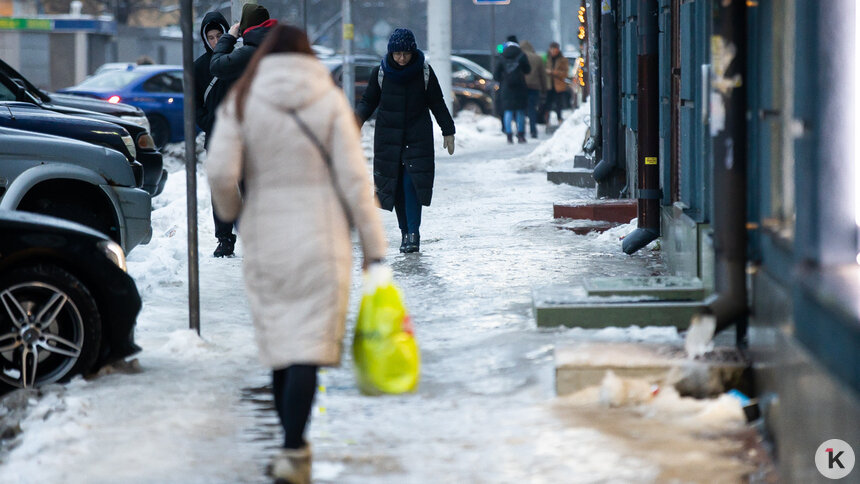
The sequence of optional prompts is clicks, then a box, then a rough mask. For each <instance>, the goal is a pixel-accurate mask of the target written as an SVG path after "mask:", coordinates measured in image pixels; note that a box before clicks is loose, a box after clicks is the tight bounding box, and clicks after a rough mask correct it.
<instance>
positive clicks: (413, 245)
mask: <svg viewBox="0 0 860 484" xmlns="http://www.w3.org/2000/svg"><path fill="white" fill-rule="evenodd" d="M420 244H421V236H420V235H418V234H406V251H405V252H406V253H407V254H411V253H413V252H418V246H419V245H420Z"/></svg>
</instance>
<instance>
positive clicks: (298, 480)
mask: <svg viewBox="0 0 860 484" xmlns="http://www.w3.org/2000/svg"><path fill="white" fill-rule="evenodd" d="M266 474H267V475H268V476H269V477H272V478H274V479H275V484H311V449H310V447H309V446H307V445H306V446H304V447H302V448H301V449H281V451H280V452H279V453H278V455H276V456H275V457H273V458H272V462H271V463H270V464H269V466H268V467H267V468H266Z"/></svg>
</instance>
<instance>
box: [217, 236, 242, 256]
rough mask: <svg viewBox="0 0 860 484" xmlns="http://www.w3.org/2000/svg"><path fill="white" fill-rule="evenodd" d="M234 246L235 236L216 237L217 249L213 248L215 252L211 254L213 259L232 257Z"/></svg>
mask: <svg viewBox="0 0 860 484" xmlns="http://www.w3.org/2000/svg"><path fill="white" fill-rule="evenodd" d="M235 246H236V236H235V235H232V234H230V235H227V236H224V237H218V247H216V248H215V252H213V253H212V256H214V257H229V256H231V255H233V249H234V247H235Z"/></svg>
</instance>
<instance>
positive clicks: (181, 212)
mask: <svg viewBox="0 0 860 484" xmlns="http://www.w3.org/2000/svg"><path fill="white" fill-rule="evenodd" d="M584 112H587V108H586V109H582V110H580V112H578V113H576V114H574V115H571V116H568V120H567V122H566V123H565V125H563V126H562V127H561V129H560V130H559V133H562V134H566V135H567V138H564V137H560V136H556V137H555V138H554V139H550V140H544V141H543V144H542V145H538V144H537V143H535V142H534V141H533V140H529V141H530V142H529V144H527V145H513V146H509V145H507V144H506V142H505V138H504V136H503V135H502V134H501V133H499V132H498V128H499V123H498V121H497V120H495V119H492V118H486V117H477V118H474V117H468V118H467V117H463V116H461V117H459V118H458V119H457V123H458V125H457V130H458V135H457V153H456V154H455V155H454V156H453V157H448V156H447V155H442V154H441V151H442V150H441V148H440V149H439V152H438V154H439V158H438V159H437V179H436V188H435V193H434V199H433V205H432V206H431V207H429V208H425V210H424V214H423V226H422V228H421V235H422V243H421V253H420V254H412V255H403V254H399V253H398V251H397V248H398V244H397V242H398V241H399V230H398V229H397V226H396V219H395V216H394V215H393V214H390V213H387V212H385V213H384V214H383V220H384V223H385V228H386V231H387V233H388V236H389V238H390V249H389V255H388V262H389V263H390V264H391V266H392V267H393V269H394V273H395V278H396V281H397V282H398V283H399V284H400V285H401V287H402V289H403V292H404V294H405V299H406V303H407V305H408V307H409V310H410V311H411V313H412V316H413V321H414V323H415V329H416V336H417V338H418V340H419V344H420V345H421V349H422V357H423V361H422V381H421V386H420V389H419V391H418V392H417V394H415V395H409V396H398V397H382V398H371V397H365V396H361V395H359V393H358V392H357V390H356V387H355V382H354V377H353V374H352V363H351V361H350V357H349V351H346V352H345V359H344V364H343V366H342V367H340V368H337V369H328V370H326V371H325V372H324V373H323V374H322V375H321V378H320V384H321V389H320V392H319V393H318V397H317V400H316V402H315V409H314V414H313V417H312V423H311V427H310V434H309V439H310V441H311V442H312V445H313V450H314V477H315V482H321V483H367V482H373V483H404V482H409V483H438V482H464V483H509V482H510V483H513V482H533V483H544V482H546V483H562V482H564V483H568V482H571V483H573V482H654V481H666V480H671V479H677V480H679V481H681V482H685V481H691V482H695V481H699V482H737V481H738V479H739V476H741V475H742V473H743V472H745V471H746V469H745V467H744V466H743V465H742V464H741V463H740V462H739V461H738V459H736V458H734V457H732V454H736V453H737V452H739V444H737V442H735V441H733V440H731V439H728V438H726V437H725V435H726V434H727V433H728V432H733V431H737V430H739V429H741V428H742V427H741V424H740V421H741V419H742V417H740V416H739V413H738V412H740V408H739V407H738V406H737V404H736V403H733V402H732V401H730V400H725V399H721V400H715V401H706V402H698V401H690V400H689V399H682V398H680V397H678V396H677V394H672V392H671V391H666V392H662V393H661V395H659V396H658V398H656V399H654V400H653V401H651V402H650V403H648V404H642V403H641V402H640V403H637V404H635V405H634V404H632V403H631V404H630V405H622V406H621V407H620V408H608V407H607V406H606V405H605V404H601V397H600V395H599V394H598V389H594V390H593V391H592V392H590V393H585V394H578V395H576V396H573V397H566V398H564V399H557V398H555V397H554V392H553V365H552V348H553V345H554V344H555V343H557V342H562V341H582V340H607V341H650V342H672V343H678V344H681V338H680V337H679V336H678V335H677V334H676V332H675V330H674V329H673V328H638V327H631V328H608V329H604V330H581V329H573V330H570V329H559V330H537V329H536V328H535V324H534V319H533V316H532V309H531V288H532V286H536V285H548V284H557V283H567V282H575V281H578V280H579V279H581V278H582V277H584V276H613V275H626V276H649V275H656V274H662V273H663V266H662V264H661V262H660V259H659V257H658V256H657V255H656V253H655V252H653V251H643V253H642V254H637V255H634V256H626V255H624V254H623V253H622V252H621V246H620V241H619V240H618V235H619V233H622V234H623V233H625V232H624V230H625V229H621V231H619V230H614V231H612V232H610V233H606V234H602V235H587V236H580V235H575V234H573V233H572V232H569V231H567V230H561V229H560V228H559V226H558V225H557V224H556V223H555V222H554V221H553V219H552V202H553V201H557V200H568V199H575V198H585V197H589V196H590V191H588V190H585V189H577V188H573V187H567V186H557V185H553V184H550V183H548V182H547V181H546V174H545V172H544V171H542V170H545V169H546V167H547V166H549V165H550V164H553V163H557V160H559V159H563V160H569V159H571V158H572V156H573V154H575V153H576V152H577V151H578V147H579V144H580V143H581V141H582V135H581V133H584V131H585V127H584V126H583V125H582V122H581V121H582V116H583V115H582V114H580V113H584ZM370 133H371V127H366V128H365V132H364V139H365V146H366V147H367V145H368V144H369V143H368V142H369V140H370ZM577 133H580V134H578V135H577ZM438 134H439V133H437V135H438ZM438 144H439V146H441V136H440V139H439V143H438ZM170 166H173V167H174V168H175V169H180V168H181V165H180V164H178V163H175V162H174V163H173V164H172V165H170ZM198 182H199V200H198V201H199V205H200V211H199V218H200V243H201V249H200V254H201V259H200V272H201V307H202V334H203V337H202V339H200V338H198V337H197V336H196V335H195V334H194V333H192V332H190V331H188V330H186V329H184V328H187V324H188V323H187V309H186V297H187V296H186V293H187V288H186V285H185V283H184V281H185V279H186V271H187V266H186V263H185V255H184V253H185V230H184V228H183V226H184V223H185V200H184V188H185V180H184V172H183V171H181V169H180V171H176V172H174V173H172V175H171V178H170V180H169V181H168V186H167V188H166V189H165V192H164V194H162V195H161V196H160V197H159V198H158V199H156V200H155V203H154V205H155V208H156V210H155V212H154V213H153V229H154V236H153V240H152V242H151V243H150V244H149V245H147V246H141V247H139V248H137V249H135V250H134V252H133V253H132V254H131V255H130V257H129V267H130V271H131V273H132V275H133V276H134V277H135V279H136V281H137V283H138V287H139V289H140V291H141V294H142V295H143V298H144V309H143V311H142V312H141V314H140V317H139V318H138V329H137V340H138V343H139V344H140V345H141V346H142V347H143V348H144V351H143V352H142V353H141V354H140V355H138V358H139V363H140V367H141V369H142V370H141V371H140V372H139V373H130V374H128V373H121V372H118V373H113V374H108V375H105V376H101V377H99V378H97V379H94V380H91V381H85V380H83V379H81V378H77V379H75V380H74V381H72V382H71V383H70V384H68V385H66V386H65V388H56V389H55V388H52V389H49V390H46V391H45V392H44V396H42V397H41V398H38V399H36V398H34V399H33V401H32V402H31V405H30V409H29V415H28V417H27V418H26V419H25V420H24V421H23V422H22V424H21V428H22V430H23V434H22V436H21V437H20V438H19V439H18V441H16V442H14V448H13V450H12V451H11V452H9V453H8V454H7V455H4V456H2V464H0V482H16V483H44V482H66V483H119V482H121V483H159V484H160V483H177V484H179V483H182V484H192V483H236V482H252V483H253V482H266V480H265V479H264V478H263V476H262V471H263V468H264V466H265V464H266V462H267V461H268V458H269V457H270V456H271V455H272V453H273V452H274V451H275V447H276V446H277V443H278V441H279V440H280V429H279V427H278V426H277V420H276V417H275V414H274V412H273V411H272V410H271V409H270V407H271V397H270V395H269V393H268V389H267V388H266V385H267V384H268V383H269V372H268V370H266V369H265V368H262V367H261V366H260V365H259V363H257V361H256V355H255V348H254V343H253V338H252V327H251V322H250V319H249V318H250V316H249V312H248V308H247V303H246V299H245V297H244V294H243V286H242V281H241V271H240V265H241V251H242V248H241V243H240V244H239V246H238V250H237V254H238V256H237V257H235V258H230V259H221V260H219V259H213V258H212V257H211V253H212V250H214V246H215V238H214V236H213V229H212V222H211V212H210V210H211V207H210V202H209V194H208V186H207V184H206V181H205V178H204V177H203V176H202V174H201V177H200V178H199V180H198ZM626 230H627V231H629V230H632V227H627V228H626ZM240 240H241V239H240ZM356 253H357V252H356ZM355 276H356V277H355V278H354V284H353V286H354V288H355V289H357V288H358V285H359V282H360V281H359V279H360V278H359V277H358V276H359V269H358V267H356V268H355ZM353 294H354V295H355V294H357V291H353ZM351 308H352V312H351V313H350V316H349V322H350V324H351V323H352V322H353V321H354V317H355V309H356V308H357V300H356V301H354V304H352V305H351ZM346 348H349V341H347V342H346ZM619 357H620V358H623V355H620V356H619ZM609 383H612V382H611V381H610V382H609ZM607 384H608V383H607Z"/></svg>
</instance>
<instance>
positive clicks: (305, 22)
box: [302, 0, 308, 33]
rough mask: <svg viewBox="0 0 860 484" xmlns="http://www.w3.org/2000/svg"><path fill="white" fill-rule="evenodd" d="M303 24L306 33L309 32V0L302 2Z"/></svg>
mask: <svg viewBox="0 0 860 484" xmlns="http://www.w3.org/2000/svg"><path fill="white" fill-rule="evenodd" d="M302 25H304V29H305V33H307V32H308V0H303V2H302Z"/></svg>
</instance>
